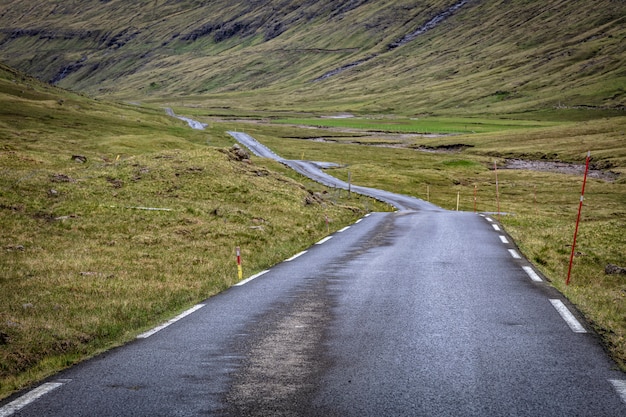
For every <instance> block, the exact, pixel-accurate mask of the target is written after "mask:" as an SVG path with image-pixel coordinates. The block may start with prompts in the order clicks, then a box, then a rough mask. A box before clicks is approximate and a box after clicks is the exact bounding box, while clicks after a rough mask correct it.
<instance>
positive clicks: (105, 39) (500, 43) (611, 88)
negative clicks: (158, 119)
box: [0, 0, 626, 114]
mask: <svg viewBox="0 0 626 417" xmlns="http://www.w3.org/2000/svg"><path fill="white" fill-rule="evenodd" d="M454 5H460V7H459V8H458V10H455V12H454V13H451V14H450V15H444V17H446V18H445V19H442V20H441V21H440V22H438V24H437V25H431V26H428V28H429V30H427V31H425V32H424V33H422V34H421V35H419V36H416V37H414V38H412V40H410V41H409V42H406V43H404V44H402V45H400V46H396V45H398V41H401V40H403V39H405V38H406V37H407V35H410V34H411V33H413V32H415V31H416V30H418V29H420V28H421V27H423V26H424V25H426V24H428V22H431V21H432V20H433V18H436V17H437V16H439V15H441V14H442V13H445V12H446V10H449V9H450V7H452V6H454ZM625 16H626V4H624V2H619V1H613V0H602V1H598V2H595V3H594V5H593V7H590V6H589V4H587V3H584V2H569V1H556V0H552V1H547V2H546V1H524V2H521V1H516V2H508V1H497V0H489V1H475V0H470V1H466V2H460V1H458V0H453V1H450V0H448V1H445V0H430V1H425V2H418V3H416V2H412V1H407V0H386V1H382V0H370V1H367V0H361V1H352V2H348V3H346V2H333V1H330V0H327V1H304V2H302V1H288V0H270V1H265V2H247V1H245V2H244V1H237V2H232V1H226V0H218V1H211V2H204V1H193V0H184V1H167V0H143V1H137V2H132V4H130V3H128V2H123V1H121V0H112V1H107V2H93V1H84V0H82V1H81V0H74V1H69V2H63V3H62V4H61V3H56V2H54V3H50V2H48V1H45V0H27V1H21V2H18V3H15V2H9V1H3V2H0V57H2V60H4V61H5V62H7V63H9V64H10V65H12V66H14V67H16V68H19V69H22V70H24V71H27V72H28V73H30V74H33V75H36V76H38V77H40V78H41V79H43V80H45V81H54V82H58V84H59V85H60V86H63V87H67V88H71V89H75V90H80V91H84V92H88V93H89V94H93V95H98V96H111V97H116V98H124V99H129V98H132V99H138V98H144V99H145V98H150V97H152V98H155V99H159V100H160V99H163V98H168V99H170V98H175V97H179V98H180V99H181V100H183V99H184V100H185V101H187V102H190V103H191V102H196V103H201V104H202V105H205V106H213V107H219V106H223V105H225V106H229V107H237V108H248V109H263V110H267V109H287V108H293V107H296V108H299V109H301V110H317V111H319V110H325V111H326V110H337V111H353V112H400V113H403V114H415V113H424V112H433V111H436V112H447V113H463V114H465V113H476V112H480V113H497V114H501V113H511V112H521V111H527V110H529V109H532V110H537V109H544V108H553V107H558V106H566V107H575V106H591V107H610V108H620V107H621V108H623V106H624V104H625V96H624V94H625V92H624V85H626V72H625V70H624V68H626V62H625V60H626V53H625V51H624V45H625V44H626V42H625V38H626V24H625V22H626V20H625V19H626V17H625ZM410 39H411V38H410ZM355 63H360V64H359V65H353V66H350V65H351V64H355ZM346 66H349V67H348V68H347V69H346V70H345V71H342V72H340V73H338V74H336V75H333V76H330V77H327V78H324V79H321V80H319V81H314V80H316V79H319V78H320V77H322V76H324V75H325V74H327V73H328V72H329V71H332V70H334V69H339V68H345V67H346Z"/></svg>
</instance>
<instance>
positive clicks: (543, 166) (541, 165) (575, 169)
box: [503, 159, 619, 182]
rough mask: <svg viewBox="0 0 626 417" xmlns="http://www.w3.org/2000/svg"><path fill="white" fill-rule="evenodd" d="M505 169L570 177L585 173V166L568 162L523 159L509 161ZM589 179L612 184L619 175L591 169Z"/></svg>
mask: <svg viewBox="0 0 626 417" xmlns="http://www.w3.org/2000/svg"><path fill="white" fill-rule="evenodd" d="M503 168H504V169H520V170H527V171H540V172H556V173H560V174H570V175H584V173H585V165H579V164H569V163H566V162H550V161H527V160H523V159H507V160H506V162H505V165H504V167H503ZM589 177H590V178H596V179H601V180H604V181H609V182H612V181H615V180H616V179H617V178H618V177H619V174H617V173H615V172H611V171H604V170H600V169H589Z"/></svg>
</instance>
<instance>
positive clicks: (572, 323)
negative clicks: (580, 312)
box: [550, 299, 587, 333]
mask: <svg viewBox="0 0 626 417" xmlns="http://www.w3.org/2000/svg"><path fill="white" fill-rule="evenodd" d="M550 303H552V306H553V307H554V308H555V309H556V311H558V313H559V314H560V315H561V317H562V318H563V320H565V322H566V323H567V325H568V326H569V328H570V329H572V331H573V332H574V333H587V330H585V328H584V327H583V325H582V324H580V322H579V321H578V320H576V317H574V315H573V314H572V312H571V311H569V309H568V308H567V307H565V304H563V302H562V301H561V300H556V299H550Z"/></svg>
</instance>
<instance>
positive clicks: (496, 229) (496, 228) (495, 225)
mask: <svg viewBox="0 0 626 417" xmlns="http://www.w3.org/2000/svg"><path fill="white" fill-rule="evenodd" d="M491 226H492V227H493V230H495V231H496V232H499V231H500V228H499V227H498V225H497V224H492V225H491Z"/></svg>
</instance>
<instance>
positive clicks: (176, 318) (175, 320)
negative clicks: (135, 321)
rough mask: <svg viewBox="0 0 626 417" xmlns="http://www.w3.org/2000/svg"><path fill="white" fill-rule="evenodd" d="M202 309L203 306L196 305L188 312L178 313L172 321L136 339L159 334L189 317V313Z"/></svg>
mask: <svg viewBox="0 0 626 417" xmlns="http://www.w3.org/2000/svg"><path fill="white" fill-rule="evenodd" d="M202 307H204V304H197V305H195V306H193V307H191V308H190V309H189V310H186V311H183V312H182V313H180V314H179V315H178V316H176V317H174V318H173V319H170V320H168V321H166V322H165V323H163V324H161V325H160V326H157V327H155V328H154V329H152V330H148V331H147V332H144V333H141V334H140V335H139V336H137V339H146V338H148V337H150V336H152V335H153V334H155V333H156V332H159V331H161V330H163V329H165V328H166V327H167V326H170V325H172V324H174V323H176V322H177V321H178V320H180V319H182V318H183V317H186V316H188V315H190V314H191V313H193V312H194V311H196V310H199V309H201V308H202Z"/></svg>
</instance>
